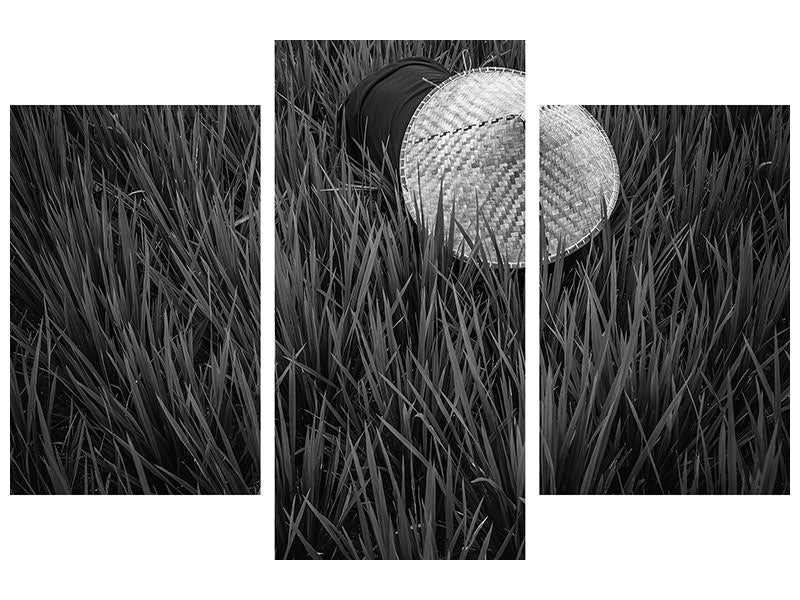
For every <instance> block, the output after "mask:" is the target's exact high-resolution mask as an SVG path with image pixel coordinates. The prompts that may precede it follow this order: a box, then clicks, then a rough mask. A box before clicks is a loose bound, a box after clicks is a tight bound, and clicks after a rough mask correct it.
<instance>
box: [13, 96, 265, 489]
mask: <svg viewBox="0 0 800 600" xmlns="http://www.w3.org/2000/svg"><path fill="white" fill-rule="evenodd" d="M259 194H260V184H259V113H258V109H257V108H246V107H235V108H225V107H219V108H217V107H211V108H188V107H187V108H181V107H114V108H111V107H63V108H62V107H15V108H13V109H12V111H11V488H12V491H13V492H15V493H102V494H105V493H165V494H183V493H254V492H257V491H258V489H259V487H260V479H259V478H260V474H259V396H258V389H259V213H258V207H259V206H258V201H259Z"/></svg>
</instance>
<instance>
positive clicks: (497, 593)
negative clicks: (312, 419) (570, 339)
mask: <svg viewBox="0 0 800 600" xmlns="http://www.w3.org/2000/svg"><path fill="white" fill-rule="evenodd" d="M706 5H708V6H706ZM786 5H788V3H786V4H783V3H778V2H766V1H761V2H756V3H753V2H748V3H742V2H728V3H725V4H724V5H723V4H722V3H720V4H719V6H711V3H703V2H700V1H694V2H684V1H680V2H676V1H671V0H665V1H663V2H660V3H656V4H655V5H654V6H652V8H650V7H648V8H646V7H645V3H644V2H617V3H609V2H594V3H585V4H577V3H576V4H572V3H564V2H558V1H557V0H553V1H551V2H550V3H548V4H547V5H545V6H536V5H535V4H534V3H532V2H529V3H528V2H517V3H501V2H482V3H476V2H459V3H455V2H453V3H450V4H449V5H445V4H444V3H441V4H434V3H433V2H432V1H426V2H416V1H414V2H381V1H380V0H375V1H373V2H364V3H361V5H359V4H358V3H355V2H341V1H340V2H337V1H335V0H330V1H329V2H282V3H280V5H279V6H271V5H270V4H269V3H267V2H260V3H255V2H252V3H246V2H240V1H233V0H228V1H226V2H222V3H209V2H168V1H166V0H161V1H159V2H152V1H144V2H141V1H140V2H131V3H127V4H120V5H114V6H112V4H111V3H110V2H85V1H83V2H62V3H55V2H27V3H24V5H23V3H22V2H17V3H14V4H13V5H12V4H11V3H4V5H3V8H2V14H1V15H0V23H2V28H3V31H2V36H1V37H2V41H1V42H0V43H2V54H0V56H2V66H3V68H2V72H1V73H0V83H1V84H2V85H1V86H0V87H2V95H3V107H2V110H3V111H4V115H3V117H2V119H0V133H1V134H2V176H3V178H4V181H5V183H4V184H3V185H2V186H0V189H2V200H1V201H0V210H2V216H1V219H0V220H1V221H2V227H1V228H0V232H1V235H2V239H1V240H0V246H2V248H4V251H3V252H2V265H3V280H2V281H3V285H2V286H0V289H2V298H0V309H1V310H2V316H1V317H0V321H1V322H2V332H0V343H2V350H3V352H4V354H3V356H6V357H9V356H10V354H9V353H10V349H9V329H8V323H9V313H8V307H9V295H8V292H9V290H8V281H9V275H8V273H9V271H8V261H9V258H8V257H9V254H8V248H9V237H8V236H9V225H8V224H9V216H8V205H9V199H8V193H9V185H8V181H9V179H8V177H9V155H8V148H9V120H8V114H9V113H8V106H9V105H10V104H25V103H36V104H66V103H83V104H101V103H120V104H141V103H145V104H173V103H176V104H177V103H184V104H201V103H214V104H261V105H263V112H262V123H263V128H262V129H263V133H262V167H263V177H262V186H263V215H262V233H263V235H262V257H263V260H262V270H261V280H262V307H261V310H262V339H261V355H262V365H263V367H262V390H261V397H262V413H263V417H262V422H263V427H262V463H263V466H262V471H263V473H262V480H263V482H264V486H263V492H262V495H261V496H257V497H232V498H223V497H198V498H188V497H184V498H163V497H121V498H114V497H110V498H89V497H82V498H81V497H78V498H67V497H12V496H9V495H8V482H9V476H8V475H9V473H8V469H9V457H8V451H9V448H8V440H9V437H8V435H9V429H8V426H9V410H8V402H4V403H3V406H4V408H3V415H2V419H0V423H1V425H2V429H1V430H0V440H2V442H1V443H0V447H2V456H0V481H1V482H2V484H1V485H0V500H1V501H2V519H3V522H2V527H1V528H0V543H2V552H3V556H2V560H0V595H2V596H3V597H4V598H13V599H17V598H22V599H27V598H59V599H60V598H137V599H138V598H223V597H225V598H227V597H231V598H239V597H245V596H246V597H253V596H277V597H281V596H285V597H290V598H315V599H316V598H325V599H328V598H346V599H348V600H350V599H353V598H373V597H379V598H404V599H406V598H409V597H419V598H445V597H453V598H467V599H470V598H492V597H497V598H501V597H519V596H522V595H525V596H529V597H530V596H533V597H537V596H538V597H542V598H559V599H560V598H578V599H583V598H598V597H599V598H606V597H607V598H637V599H639V598H642V599H650V598H706V597H708V598H798V597H800V590H798V587H797V578H796V575H795V569H796V564H797V558H798V555H800V553H798V551H797V546H798V536H799V534H800V531H799V530H798V520H799V517H798V514H800V512H799V509H800V507H799V506H798V502H797V498H796V496H795V497H766V498H749V497H721V496H720V497H697V498H682V497H628V498H620V497H540V496H537V495H536V491H537V488H538V469H537V465H538V443H537V442H538V431H537V427H536V424H537V423H538V420H539V418H538V417H539V415H538V402H537V401H536V399H537V398H538V340H537V335H536V332H537V331H538V321H537V315H538V293H537V284H538V281H537V278H536V277H529V278H528V279H527V282H526V284H527V286H528V288H527V290H526V293H527V298H528V299H529V309H528V311H527V316H526V319H527V320H526V326H527V330H528V332H529V335H528V336H527V340H528V344H529V346H528V349H527V356H528V378H527V385H526V396H527V398H528V404H527V406H528V414H527V422H528V431H527V440H528V444H527V445H528V458H527V483H528V498H527V560H526V561H525V562H519V561H516V562H513V561H508V562H505V563H503V564H490V563H471V562H461V563H459V562H457V561H453V562H451V563H445V564H440V565H438V566H437V565H435V564H433V563H428V562H415V563H410V562H406V563H402V564H400V563H393V562H377V561H376V562H372V563H355V562H346V563H344V562H335V563H334V562H326V563H310V562H305V561H297V562H290V561H277V562H276V561H274V560H273V553H274V551H273V542H274V535H273V522H274V521H273V517H272V515H273V510H274V502H273V495H272V489H273V486H272V481H273V446H272V439H273V438H272V430H273V427H272V415H273V406H274V405H273V389H274V386H273V379H274V370H273V365H274V352H273V344H272V342H271V340H273V339H274V337H273V336H274V320H273V314H274V312H273V302H272V296H273V289H274V288H273V275H272V273H273V265H274V255H273V250H272V249H273V229H272V223H273V222H274V220H273V214H274V205H273V202H272V190H273V184H272V182H273V173H274V171H273V153H274V146H273V141H272V140H273V137H272V135H273V123H272V115H273V106H274V101H273V96H272V91H273V72H274V67H273V65H274V60H273V59H274V44H273V42H274V40H275V39H333V38H336V39H341V38H380V39H413V38H441V39H462V38H480V39H525V40H527V67H526V68H527V73H528V79H527V85H528V88H527V93H528V104H529V105H530V106H535V105H537V104H545V103H574V104H604V103H609V104H673V103H676V104H747V103H763V104H791V103H793V102H794V101H795V100H797V99H798V98H797V84H796V82H797V78H798V67H797V56H798V44H797V35H798V31H797V29H798V27H797V23H798V21H797V17H796V15H794V14H792V13H790V12H788V10H787V9H784V8H783V6H786ZM793 109H794V107H793ZM793 112H794V110H793ZM529 114H534V115H537V114H538V111H534V110H529ZM532 120H533V121H534V122H533V125H532V127H530V128H529V130H528V131H529V133H530V134H531V135H529V140H528V144H529V146H528V149H527V150H528V156H531V157H535V156H536V155H537V154H538V139H537V136H536V135H535V134H534V133H535V132H536V131H537V129H538V127H537V122H536V117H533V119H532ZM795 151H796V148H795V149H793V151H792V153H793V154H794V153H795ZM537 168H538V165H537V161H535V160H531V161H529V176H528V182H529V196H530V197H532V198H536V197H537V193H538V190H537V185H536V182H537V181H538V176H537V175H538V174H537ZM532 206H533V205H532ZM533 210H534V209H533V208H532V209H531V211H533ZM796 212H797V211H794V212H793V214H792V231H793V232H794V231H795V224H796V223H795V221H796V218H797V216H796V214H795V213H796ZM530 214H531V215H534V214H535V212H531V213H530ZM528 223H529V227H530V231H529V236H530V239H534V240H536V239H538V219H536V218H531V216H529V218H528ZM536 248H537V245H536V244H532V243H531V244H528V250H529V252H531V253H533V252H535V249H536ZM528 262H529V264H537V261H536V260H535V257H534V256H530V257H528ZM792 270H793V272H796V271H797V269H796V268H795V267H793V269H792ZM793 281H795V279H794V278H793ZM792 298H793V299H796V298H798V294H797V293H796V291H795V290H793V293H792ZM794 304H795V303H794V302H793V306H792V313H793V314H797V311H796V310H795V306H794ZM6 364H8V363H6ZM796 371H797V370H796V367H795V364H794V363H792V368H791V372H792V380H793V381H796V375H797V373H796ZM8 377H9V369H8V367H6V368H5V369H3V370H2V383H0V390H2V397H3V398H4V399H7V398H8V390H9V381H8ZM796 420H797V419H796V415H793V416H792V431H797V423H796ZM795 446H796V444H795ZM793 454H794V455H795V457H796V456H797V453H796V452H794V453H793ZM795 463H796V460H792V481H793V482H794V483H795V486H796V485H798V483H797V482H798V474H797V468H796V467H795ZM793 558H794V560H792V559H793Z"/></svg>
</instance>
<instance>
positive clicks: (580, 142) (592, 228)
mask: <svg viewBox="0 0 800 600" xmlns="http://www.w3.org/2000/svg"><path fill="white" fill-rule="evenodd" d="M539 120H540V125H539V204H540V207H539V208H540V210H541V213H542V221H543V224H544V235H545V240H546V245H547V259H548V260H549V261H552V260H554V259H555V258H556V256H557V254H558V252H559V249H561V251H562V252H564V253H565V254H569V253H571V252H574V251H575V250H577V249H578V248H580V247H581V246H583V245H584V244H586V243H587V242H588V241H589V240H590V239H591V238H592V236H593V235H594V234H595V233H597V232H598V231H599V230H600V225H601V223H602V219H603V204H604V203H605V207H606V214H607V215H609V216H610V215H611V212H612V211H613V210H614V206H615V204H616V202H617V196H618V194H619V167H618V166H617V159H616V157H615V156H614V150H613V149H612V148H611V144H610V142H609V140H608V137H607V136H606V134H605V132H604V131H603V129H602V127H601V126H600V124H599V123H598V122H597V121H596V120H595V119H594V117H592V116H591V115H590V114H589V113H588V112H587V111H586V110H585V109H584V108H582V107H580V106H542V107H540V109H539Z"/></svg>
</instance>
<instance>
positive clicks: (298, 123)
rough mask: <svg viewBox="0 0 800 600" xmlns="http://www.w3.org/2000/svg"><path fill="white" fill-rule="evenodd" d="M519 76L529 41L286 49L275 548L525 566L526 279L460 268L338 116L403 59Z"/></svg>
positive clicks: (282, 553)
mask: <svg viewBox="0 0 800 600" xmlns="http://www.w3.org/2000/svg"><path fill="white" fill-rule="evenodd" d="M414 55H416V56H428V57H431V58H434V59H437V60H439V61H440V62H442V63H443V64H445V66H448V67H451V68H453V69H456V70H457V69H463V66H464V65H467V66H470V65H471V66H476V67H477V66H481V65H483V64H484V63H488V64H492V65H497V66H508V67H514V68H524V64H523V56H524V53H523V47H522V44H521V43H495V42H369V43H367V42H291V43H289V42H279V43H278V44H277V47H276V63H277V64H276V80H277V82H276V83H277V89H276V111H277V114H276V139H275V144H276V145H275V155H276V165H275V166H276V170H275V171H276V199H275V201H276V224H275V225H276V232H277V236H276V248H275V253H276V258H275V285H276V291H275V301H276V338H277V339H276V345H277V352H276V356H277V381H276V400H277V403H276V404H277V409H276V415H275V417H276V441H275V448H276V506H277V510H276V515H275V516H276V554H277V556H278V558H315V559H318V558H323V559H331V558H334V559H335V558H387V559H388V558H409V559H410V558H520V557H522V556H523V554H524V531H525V527H524V484H525V481H524V440H523V432H524V409H523V389H524V388H523V385H524V384H523V382H524V356H523V349H524V318H523V315H524V301H523V288H524V286H523V283H522V274H521V273H519V272H517V271H516V270H514V269H512V268H510V267H509V266H508V265H500V266H499V267H498V268H492V267H490V266H487V265H482V264H480V263H479V262H477V261H474V260H473V261H470V262H465V263H462V262H460V261H458V260H457V259H455V258H453V256H452V253H451V249H452V244H453V236H452V231H447V230H446V228H445V227H444V226H443V225H442V222H443V219H442V215H441V211H440V213H439V215H438V216H437V217H438V218H437V227H436V228H435V231H434V233H432V234H430V235H425V234H423V233H422V232H421V231H420V230H419V229H418V228H417V226H416V225H415V224H414V223H413V221H412V220H411V219H410V218H409V215H408V214H407V213H406V211H405V208H404V207H403V205H402V201H400V200H399V195H398V191H397V188H396V181H394V180H393V177H392V174H391V172H389V170H388V169H387V168H385V165H374V164H371V165H369V166H368V167H367V168H366V171H362V170H361V168H360V167H359V166H357V165H356V164H354V163H355V162H360V161H354V162H352V163H351V161H350V160H349V159H348V158H347V156H346V154H345V152H344V151H343V150H342V143H341V142H342V140H340V139H338V138H337V134H336V131H337V125H336V116H337V110H338V107H339V105H340V104H341V103H342V102H343V101H344V99H345V98H346V96H347V94H348V93H349V91H350V90H351V89H352V88H353V87H354V86H355V85H356V83H358V81H360V80H361V79H362V78H363V77H364V76H366V75H368V74H369V73H371V72H373V71H374V70H376V69H378V68H380V67H381V66H383V65H384V64H387V63H389V62H391V61H394V60H396V59H399V58H403V57H406V56H414Z"/></svg>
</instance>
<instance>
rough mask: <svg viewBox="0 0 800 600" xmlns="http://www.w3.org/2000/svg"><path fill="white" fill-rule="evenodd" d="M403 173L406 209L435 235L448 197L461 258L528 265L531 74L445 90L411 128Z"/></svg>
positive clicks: (466, 79) (469, 78) (493, 72)
mask: <svg viewBox="0 0 800 600" xmlns="http://www.w3.org/2000/svg"><path fill="white" fill-rule="evenodd" d="M399 172H400V182H401V186H402V190H403V197H404V199H405V203H406V206H407V208H408V210H409V212H410V213H411V215H412V216H414V218H421V219H422V220H423V221H424V222H425V225H426V228H427V229H428V231H431V230H432V229H433V227H434V224H435V221H436V214H437V209H438V207H439V205H440V195H441V206H442V213H443V217H444V225H445V227H446V230H447V231H449V229H450V224H451V219H453V218H454V219H455V223H456V226H455V229H454V249H455V252H456V253H457V255H458V256H459V257H461V258H466V257H469V256H476V257H477V258H479V259H480V260H482V261H486V262H490V263H492V264H496V263H498V262H504V263H508V264H510V265H511V266H516V267H521V266H524V264H525V74H524V73H523V72H521V71H514V70H510V69H500V68H483V69H473V70H470V71H466V72H464V73H459V74H457V75H454V76H452V77H450V78H449V79H447V80H445V81H444V82H442V83H441V84H440V85H438V86H437V87H436V88H435V89H434V90H432V91H431V92H430V93H429V94H428V95H427V96H426V97H425V99H424V100H423V101H422V102H421V104H420V105H419V106H418V107H417V110H416V112H415V113H414V116H413V117H412V118H411V121H410V122H409V124H408V127H407V128H406V131H405V135H404V136H403V143H402V146H401V150H400V164H399ZM493 240H494V241H493Z"/></svg>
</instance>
